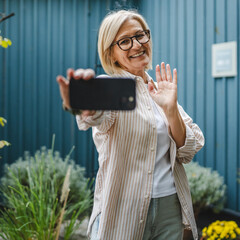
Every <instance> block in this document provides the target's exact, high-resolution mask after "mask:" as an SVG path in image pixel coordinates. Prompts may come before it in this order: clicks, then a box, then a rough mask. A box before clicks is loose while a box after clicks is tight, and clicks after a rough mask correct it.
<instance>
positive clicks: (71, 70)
mask: <svg viewBox="0 0 240 240" xmlns="http://www.w3.org/2000/svg"><path fill="white" fill-rule="evenodd" d="M73 76H74V69H72V68H69V69H68V70H67V79H68V80H70V79H71V78H72V77H73Z"/></svg>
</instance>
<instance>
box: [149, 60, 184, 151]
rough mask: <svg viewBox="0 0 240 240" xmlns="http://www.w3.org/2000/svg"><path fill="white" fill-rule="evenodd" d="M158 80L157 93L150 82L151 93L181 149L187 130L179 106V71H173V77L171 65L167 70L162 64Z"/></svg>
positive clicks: (157, 72) (157, 70)
mask: <svg viewBox="0 0 240 240" xmlns="http://www.w3.org/2000/svg"><path fill="white" fill-rule="evenodd" d="M166 70H167V71H166ZM156 79H157V84H158V89H157V90H156V91H155V90H154V88H153V83H151V82H150V83H149V85H148V89H149V92H150V94H151V96H152V98H153V99H154V101H155V102H156V103H157V104H158V105H159V106H160V107H161V108H162V109H163V111H164V113H165V115H166V117H167V120H168V122H169V127H170V131H171V135H172V137H173V139H174V141H175V142H176V145H177V148H180V147H182V146H183V145H184V143H185V139H186V128H185V124H184V122H183V119H182V117H181V115H180V113H179V110H178V104H177V70H176V69H174V70H173V77H172V74H171V68H170V66H169V64H167V66H166V69H165V64H164V63H163V62H162V63H161V71H160V66H159V65H157V66H156Z"/></svg>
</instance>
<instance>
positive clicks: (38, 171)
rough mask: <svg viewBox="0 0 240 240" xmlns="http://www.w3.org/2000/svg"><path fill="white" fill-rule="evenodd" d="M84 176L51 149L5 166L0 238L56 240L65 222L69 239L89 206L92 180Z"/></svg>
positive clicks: (82, 169) (81, 170)
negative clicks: (3, 205)
mask: <svg viewBox="0 0 240 240" xmlns="http://www.w3.org/2000/svg"><path fill="white" fill-rule="evenodd" d="M84 173H85V170H84V168H81V167H79V166H77V165H76V164H75V163H74V162H73V160H71V159H70V158H69V155H68V156H67V157H66V158H65V159H64V160H63V159H62V158H61V157H60V154H59V153H58V152H53V147H52V149H51V150H47V149H46V147H43V148H42V149H41V150H40V151H37V152H36V154H35V155H34V156H33V157H31V156H30V155H29V153H25V156H24V158H23V159H19V160H18V161H17V162H16V163H13V164H11V165H10V166H8V165H6V166H5V175H4V176H3V177H2V178H1V188H2V190H1V192H2V195H3V197H4V200H5V205H7V207H6V209H5V210H4V211H1V216H0V236H1V237H3V238H4V239H11V240H18V239H21V240H29V239H32V240H33V239H41V240H53V239H54V240H55V239H58V236H59V231H60V226H61V223H62V222H63V221H66V222H67V225H66V227H65V235H64V239H66V240H67V239H70V237H71V235H72V233H73V232H74V231H75V229H76V228H77V227H78V224H76V223H77V222H78V223H80V222H81V220H82V219H83V218H84V217H86V216H88V214H89V211H90V208H91V205H92V193H91V190H90V188H89V187H90V186H91V183H92V181H91V182H89V180H88V179H86V178H85V177H84Z"/></svg>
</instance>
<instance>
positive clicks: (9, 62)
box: [0, 0, 240, 211]
mask: <svg viewBox="0 0 240 240" xmlns="http://www.w3.org/2000/svg"><path fill="white" fill-rule="evenodd" d="M119 4H122V5H124V6H125V7H126V8H129V7H132V6H135V7H139V10H140V12H141V13H142V14H143V15H144V16H145V18H146V19H147V22H148V23H149V25H150V29H151V31H152V37H153V46H154V47H153V70H152V71H150V74H151V75H152V76H155V73H154V68H155V66H156V64H157V63H160V62H162V61H165V62H168V63H170V64H171V67H172V68H174V67H176V68H177V69H178V79H179V92H178V99H179V103H180V104H181V105H183V107H184V108H185V110H186V111H187V112H188V113H189V115H191V116H192V118H193V119H194V121H195V122H197V123H198V125H199V126H200V127H201V129H202V130H203V132H204V135H205V137H206V145H205V147H204V149H203V150H201V151H200V152H199V153H198V154H197V156H196V158H195V160H197V161H198V162H200V164H202V165H204V166H207V167H211V168H213V169H216V170H217V171H218V172H219V173H220V174H221V175H222V176H224V178H225V182H226V183H227V185H228V199H229V201H228V205H227V207H228V208H230V209H232V210H236V211H239V210H240V191H239V190H240V189H239V184H238V183H237V178H238V177H239V176H238V175H237V172H238V169H239V166H240V156H239V150H238V149H240V141H239V123H240V121H239V119H240V94H239V87H240V86H239V75H238V76H237V77H234V78H233V77H228V78H216V79H214V78H212V76H211V47H212V44H213V43H219V42H225V41H237V45H238V54H237V55H238V56H240V54H239V53H240V52H239V40H240V34H239V33H240V17H239V16H240V12H239V11H240V1H239V0H231V1H230V0H198V1H195V0H148V1H144V0H143V1H140V0H139V1H137V0H135V1H134V0H132V1H123V0H122V1H113V0H105V1H101V0H89V1H87V0H3V1H0V12H5V13H10V12H15V14H16V15H15V16H14V17H13V18H10V19H9V20H7V21H6V22H5V23H4V24H1V25H0V29H1V31H2V34H3V35H4V36H6V37H9V38H10V39H11V40H12V41H13V45H12V46H11V47H10V48H8V49H3V48H0V115H1V116H4V117H5V118H7V120H8V124H7V125H6V127H4V128H0V136H1V139H6V140H8V141H10V142H11V143H12V145H11V147H8V148H5V149H4V150H1V151H0V155H2V156H3V158H2V160H0V166H1V168H2V166H3V164H4V163H6V162H7V163H11V162H13V161H15V160H16V159H17V158H18V157H19V156H21V155H22V154H23V152H24V151H25V150H30V151H31V152H32V153H33V152H34V151H35V150H36V149H38V148H39V147H40V146H42V145H46V146H48V147H50V146H51V139H52V135H53V134H56V141H55V149H57V150H59V151H60V152H61V153H62V155H66V154H67V153H68V152H69V151H70V149H71V147H72V146H73V145H75V146H76V148H75V151H74V153H73V158H74V159H75V160H76V162H77V163H80V164H81V165H83V166H85V167H86V169H87V174H88V176H92V175H94V174H95V172H96V169H97V154H96V151H95V148H94V145H93V142H92V138H91V130H89V131H87V132H80V131H78V129H77V126H76V122H75V119H74V117H72V116H70V115H69V114H67V113H65V112H64V111H63V110H62V108H61V100H60V96H59V90H58V87H57V83H56V80H55V79H56V76H57V75H58V74H65V73H66V70H67V68H69V67H73V68H78V67H82V68H86V67H90V68H95V64H96V41H97V40H96V36H97V31H98V27H99V25H100V22H101V20H102V18H103V16H104V15H105V14H106V13H107V11H108V10H109V9H113V8H114V7H115V6H117V5H119ZM97 63H99V61H98V62H97ZM97 71H98V73H100V72H101V68H97ZM239 71H240V63H239V61H238V72H239Z"/></svg>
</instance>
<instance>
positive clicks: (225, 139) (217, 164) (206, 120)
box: [141, 0, 240, 211]
mask: <svg viewBox="0 0 240 240" xmlns="http://www.w3.org/2000/svg"><path fill="white" fill-rule="evenodd" d="M239 4H240V3H239V1H238V0H234V1H227V0H199V1H194V0H178V1H174V0H170V1H168V0H161V1H154V0H152V1H148V2H147V3H145V1H142V5H141V10H142V13H143V15H144V16H145V17H146V19H147V21H148V22H149V23H150V24H149V25H150V26H154V28H153V29H152V34H153V40H154V41H155V44H154V48H156V49H157V50H155V49H154V51H153V52H154V54H155V55H154V57H153V68H155V65H156V64H157V63H159V59H161V61H167V62H169V63H170V65H172V66H173V65H174V66H176V67H177V69H178V82H179V85H178V100H179V103H180V104H181V105H183V107H184V109H185V110H186V111H187V112H188V113H189V114H190V115H191V117H192V118H193V120H194V121H195V122H197V123H198V125H199V126H200V127H201V129H202V130H203V132H204V134H205V138H206V146H205V148H204V149H203V150H201V151H200V153H198V155H197V157H196V158H195V160H197V161H198V162H200V164H202V165H204V166H207V167H211V168H212V169H214V170H217V171H218V172H219V173H220V174H221V175H222V176H223V177H224V179H225V182H226V184H227V185H228V199H229V200H228V204H227V207H228V208H230V209H232V210H237V211H239V210H240V196H239V184H238V183H237V178H238V177H239V176H237V172H238V168H239V166H240V159H239V150H238V149H239V148H240V143H239V124H240V122H239V119H240V113H239V111H240V110H239V109H240V106H239V104H240V96H239V74H238V76H237V77H234V78H231V77H227V78H212V75H211V48H212V44H213V43H220V42H225V41H237V44H238V56H239V40H240V37H239V32H240V17H239V14H240V13H239ZM153 13H154V14H153ZM157 13H159V14H157ZM169 33H170V34H169ZM156 35H157V36H156ZM172 38H175V39H176V41H174V39H172ZM156 40H157V41H156ZM176 42H177V48H176ZM174 50H175V51H174ZM238 60H239V59H238ZM239 66H240V64H239V61H238V72H239V70H240V67H239ZM151 74H152V75H153V76H154V71H152V72H151Z"/></svg>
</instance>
